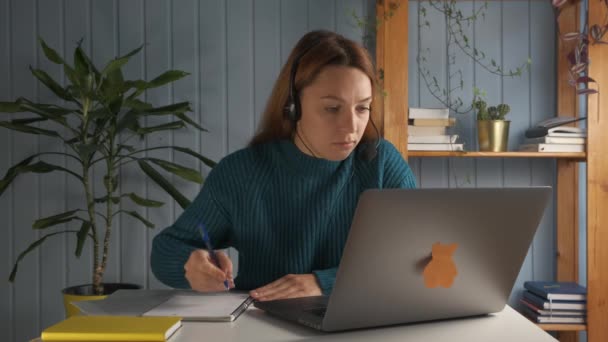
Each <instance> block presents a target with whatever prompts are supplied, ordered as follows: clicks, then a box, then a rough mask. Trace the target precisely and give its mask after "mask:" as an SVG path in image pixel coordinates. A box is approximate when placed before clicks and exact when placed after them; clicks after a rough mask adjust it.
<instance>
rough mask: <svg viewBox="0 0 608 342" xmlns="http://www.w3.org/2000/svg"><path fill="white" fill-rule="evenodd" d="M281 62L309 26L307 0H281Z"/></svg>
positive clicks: (285, 58)
mask: <svg viewBox="0 0 608 342" xmlns="http://www.w3.org/2000/svg"><path fill="white" fill-rule="evenodd" d="M279 4H280V9H281V64H283V63H285V61H286V60H287V58H288V57H289V53H290V52H291V49H293V47H294V46H295V45H296V43H297V42H298V40H299V39H300V37H302V35H304V34H305V33H306V30H307V27H308V18H307V17H308V14H307V11H308V6H307V3H306V2H305V1H300V0H281V1H280V3H279ZM329 4H331V3H328V5H329Z"/></svg>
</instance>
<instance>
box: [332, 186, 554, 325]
mask: <svg viewBox="0 0 608 342" xmlns="http://www.w3.org/2000/svg"><path fill="white" fill-rule="evenodd" d="M550 195H551V188H550V187H532V188H498V189H407V190H406V189H390V190H389V189H387V190H367V191H365V192H364V193H363V194H362V195H361V197H360V198H359V202H358V205H357V209H356V210H355V215H354V218H353V223H352V227H351V230H350V232H349V235H348V239H347V242H346V245H345V248H344V252H343V255H342V259H341V262H340V267H339V270H338V273H337V277H336V282H335V284H334V289H333V291H332V294H331V296H330V298H329V303H328V307H327V311H326V313H325V317H324V318H323V322H322V330H324V331H335V330H346V329H356V328H364V327H373V326H381V325H391V324H399V323H408V322H419V321H428V320H436V319H446V318H455V317H465V316H473V315H481V314H486V313H491V312H497V311H500V310H502V309H503V308H504V306H505V304H506V302H507V300H508V298H509V295H510V293H511V290H512V288H513V285H514V283H515V280H516V277H517V275H518V273H519V271H520V269H521V266H522V264H523V262H524V259H525V257H526V254H527V251H528V248H529V246H530V244H531V242H532V239H533V237H534V234H535V232H536V228H537V227H538V224H539V222H540V220H541V218H542V216H543V213H544V210H545V208H546V206H547V203H548V201H549V198H550Z"/></svg>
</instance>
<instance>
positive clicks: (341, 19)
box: [309, 0, 367, 43]
mask: <svg viewBox="0 0 608 342" xmlns="http://www.w3.org/2000/svg"><path fill="white" fill-rule="evenodd" d="M335 1H336V6H335V13H334V15H335V17H336V31H337V32H338V33H340V34H341V35H343V36H344V37H346V38H349V39H352V40H354V41H356V42H359V43H363V41H362V39H361V29H360V28H358V27H357V26H356V25H355V24H354V20H353V18H352V12H353V11H355V13H359V16H361V17H363V18H365V17H366V16H367V13H366V10H367V8H366V6H364V3H363V2H364V0H335ZM329 4H330V3H328V4H327V7H328V8H331V7H330V6H329ZM309 17H310V13H309ZM309 21H310V19H309Z"/></svg>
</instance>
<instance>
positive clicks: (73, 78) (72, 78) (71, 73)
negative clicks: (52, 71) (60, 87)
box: [63, 64, 80, 97]
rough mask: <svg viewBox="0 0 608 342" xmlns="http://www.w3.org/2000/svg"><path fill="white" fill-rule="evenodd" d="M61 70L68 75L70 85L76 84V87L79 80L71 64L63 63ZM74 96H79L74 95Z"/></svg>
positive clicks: (78, 84)
mask: <svg viewBox="0 0 608 342" xmlns="http://www.w3.org/2000/svg"><path fill="white" fill-rule="evenodd" d="M63 72H64V73H65V75H66V76H67V77H68V79H69V80H70V82H71V83H72V85H74V86H77V87H79V86H80V80H79V78H78V74H77V73H76V70H74V69H73V68H72V67H71V66H69V65H67V64H64V65H63ZM76 97H79V96H76Z"/></svg>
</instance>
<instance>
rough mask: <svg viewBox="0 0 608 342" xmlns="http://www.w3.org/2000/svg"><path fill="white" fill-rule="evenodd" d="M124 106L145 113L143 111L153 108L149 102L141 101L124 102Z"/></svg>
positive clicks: (128, 100)
mask: <svg viewBox="0 0 608 342" xmlns="http://www.w3.org/2000/svg"><path fill="white" fill-rule="evenodd" d="M124 106H125V107H129V108H133V109H135V110H137V111H140V112H143V111H147V110H149V109H151V108H152V105H151V104H149V103H147V102H143V101H140V100H139V99H127V100H125V102H124Z"/></svg>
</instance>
